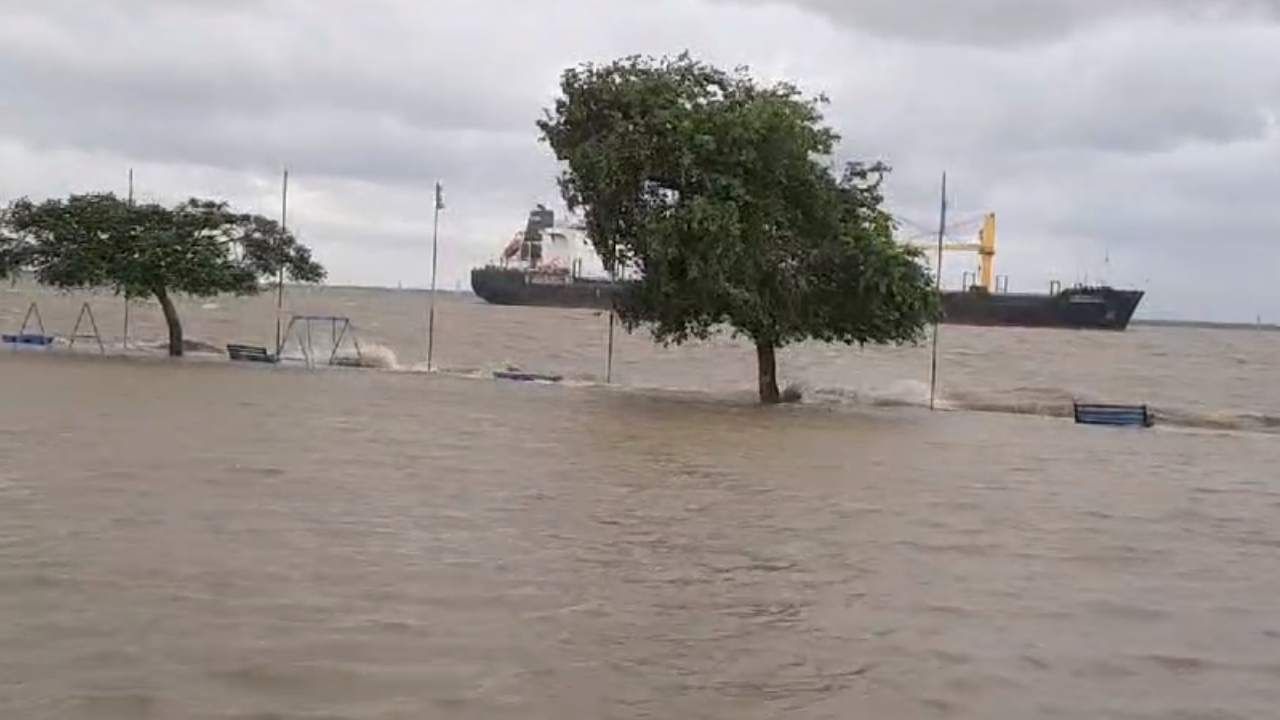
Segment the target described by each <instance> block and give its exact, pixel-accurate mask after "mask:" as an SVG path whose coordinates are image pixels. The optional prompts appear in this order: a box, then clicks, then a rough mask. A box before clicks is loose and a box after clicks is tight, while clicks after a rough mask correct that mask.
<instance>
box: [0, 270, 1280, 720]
mask: <svg viewBox="0 0 1280 720" xmlns="http://www.w3.org/2000/svg"><path fill="white" fill-rule="evenodd" d="M32 299H37V300H39V307H40V310H41V312H42V314H43V318H44V320H45V323H46V326H47V329H48V330H50V331H51V332H53V333H56V334H64V335H65V334H69V333H70V330H71V327H72V325H74V323H75V319H76V312H77V310H78V309H79V307H80V305H81V303H83V302H85V301H86V300H88V301H90V302H91V307H92V308H93V311H94V313H95V318H96V320H97V322H98V324H99V328H100V330H101V334H102V335H103V336H104V341H105V342H106V344H107V346H108V351H109V353H110V355H111V356H110V357H106V358H103V357H99V356H98V351H97V347H96V345H95V344H93V341H92V340H90V341H88V344H87V345H86V344H84V343H85V341H83V340H80V341H77V343H76V347H75V348H74V349H71V350H68V349H66V348H61V349H59V350H58V351H56V352H54V353H41V352H11V351H6V352H3V353H0V378H2V379H3V381H4V382H3V387H4V400H3V403H0V457H3V458H4V463H3V464H2V465H0V617H2V618H4V622H3V623H2V624H0V717H5V718H9V717H14V718H27V717H36V718H95V719H97V718H108V719H111V718H188V717H190V718H260V719H266V718H350V719H366V718H422V717H450V718H454V717H457V718H495V717H510V718H566V717H610V718H645V717H647V718H774V717H800V718H846V717H894V718H896V717H903V718H917V717H918V718H1011V719H1012V718H1032V717H1037V718H1038V717H1043V718H1057V717H1069V718H1075V717H1080V718H1097V717H1109V718H1170V717H1176V718H1201V717H1203V718H1255V717H1268V716H1271V715H1273V714H1274V708H1275V707H1277V706H1278V705H1280V602H1278V601H1277V598H1280V573H1277V572H1276V558H1277V553H1278V552H1280V475H1278V474H1277V473H1276V471H1275V468H1276V467H1277V466H1280V438H1277V437H1276V435H1275V434H1274V433H1275V430H1276V428H1275V425H1276V422H1275V420H1274V418H1275V417H1276V416H1277V415H1280V394H1278V393H1280V390H1278V389H1277V383H1276V382H1275V379H1276V377H1277V374H1276V370H1277V363H1276V360H1275V358H1277V357H1280V355H1277V352H1276V351H1277V350H1280V334H1276V333H1264V332H1250V331H1222V330H1187V329H1173V328H1135V329H1133V330H1131V331H1129V332H1127V333H1123V334H1112V333H1077V332H1051V331H1030V330H979V329H969V328H952V327H944V328H943V330H942V333H943V335H942V347H943V350H944V352H943V355H942V362H941V367H942V381H941V388H942V400H943V402H944V404H945V405H946V406H947V407H949V408H952V409H953V410H954V411H953V412H945V413H929V412H927V411H926V410H925V409H923V408H922V407H920V406H921V404H922V403H923V402H925V401H926V399H927V393H928V376H927V372H928V351H927V350H926V349H924V348H905V349H889V350H886V349H866V350H857V349H847V348H832V347H825V346H804V347H799V348H794V349H792V350H789V351H787V352H786V353H785V354H784V355H783V357H782V358H781V359H780V362H781V370H782V374H783V377H784V380H785V381H787V382H793V383H796V384H798V385H802V386H803V387H804V388H805V391H806V400H805V402H804V403H803V404H801V405H795V406H785V407H777V408H759V407H756V406H754V405H753V404H752V403H751V399H752V398H751V394H750V389H751V387H752V385H753V383H754V375H753V367H752V362H753V355H752V353H751V352H750V350H749V349H747V348H745V347H744V346H743V345H741V344H740V343H736V342H734V341H732V340H729V339H721V340H717V341H714V342H710V343H706V344H702V345H699V346H696V347H691V348H678V349H663V348H655V347H653V346H652V345H651V344H650V343H649V341H648V339H647V338H646V337H645V336H643V335H637V336H634V337H632V336H626V335H625V334H624V335H620V336H619V337H618V339H617V347H616V357H615V361H614V366H613V378H612V379H613V380H614V381H615V384H614V385H613V386H604V385H602V384H601V383H600V382H599V381H600V379H601V378H602V376H603V374H604V372H605V340H606V332H607V320H606V319H605V318H604V317H602V316H599V315H596V314H593V313H591V312H586V311H574V310H549V309H536V308H497V307H491V306H487V305H484V304H481V303H478V302H475V301H474V300H471V299H468V298H465V297H456V296H448V297H444V298H442V300H441V302H440V305H439V306H438V308H437V336H436V346H435V360H436V364H437V365H439V366H441V367H443V368H445V369H446V370H447V372H445V373H433V374H427V373H424V372H416V371H415V369H417V370H421V369H422V363H423V360H424V356H425V345H426V342H425V337H424V335H425V322H424V317H425V307H426V297H425V295H423V294H422V293H411V292H395V291H368V290H342V289H316V290H311V291H292V292H291V293H290V298H289V309H290V311H293V312H298V313H302V312H307V313H313V314H325V315H344V316H349V317H350V318H351V319H352V321H353V323H354V324H355V330H356V335H357V337H358V338H359V340H360V342H361V346H362V351H364V352H365V353H367V354H369V355H370V356H371V357H375V358H376V359H377V363H379V364H380V365H382V366H384V367H385V368H386V369H385V370H381V371H369V370H353V369H330V370H314V371H313V370H307V369H306V368H305V367H304V366H303V364H302V363H291V364H288V365H286V366H281V367H263V366H245V365H239V364H234V365H233V364H231V363H227V362H225V361H224V360H220V359H217V358H214V357H212V356H206V357H205V359H204V361H201V360H200V358H199V357H198V356H193V358H192V359H189V360H187V361H183V362H171V361H168V360H166V359H164V358H163V357H161V353H160V352H159V351H157V350H154V349H138V348H140V347H141V348H147V347H153V346H155V345H157V344H158V343H161V342H163V339H164V338H163V333H162V329H161V328H162V322H161V321H160V318H159V314H158V312H157V311H156V309H155V308H154V306H153V305H146V304H138V305H136V306H135V307H133V308H132V309H131V313H130V315H131V327H132V330H131V333H130V335H131V341H130V348H131V349H130V350H127V351H124V350H123V349H122V348H121V345H122V342H121V335H122V327H123V325H122V320H123V318H122V307H121V301H120V300H119V299H117V298H112V297H110V296H105V295H103V296H94V297H88V296H78V295H70V296H61V295H54V294H49V293H37V292H35V291H33V290H32V289H30V288H24V287H21V286H20V287H17V288H13V289H11V290H10V291H8V292H5V293H3V294H0V327H2V328H3V329H5V331H6V332H8V331H11V328H12V327H14V326H16V325H17V324H20V323H21V320H22V315H23V313H24V311H25V309H26V305H27V303H28V302H29V301H30V300H32ZM181 311H182V313H183V315H184V319H185V321H186V326H187V334H188V338H190V339H194V340H198V341H202V342H207V343H210V344H213V345H220V344H223V343H225V342H229V341H231V342H251V343H257V344H271V343H272V342H273V341H274V332H275V315H274V312H273V302H272V299H271V298H254V299H247V300H237V299H225V298H219V299H216V300H213V301H192V302H189V303H185V304H183V305H182V307H181ZM313 332H315V333H317V334H316V336H315V337H313V339H312V346H313V348H319V351H318V352H319V353H320V354H323V352H324V351H325V350H326V349H327V345H326V343H327V342H328V341H327V340H326V339H325V337H324V329H323V328H321V327H318V326H317V327H314V328H313ZM295 337H296V336H295ZM295 345H296V343H295ZM506 366H518V367H521V368H525V369H529V370H537V371H548V372H558V373H562V374H564V375H566V377H567V378H569V379H570V380H572V382H569V383H566V384H562V385H554V386H553V385H536V384H535V385H530V384H518V383H499V382H495V381H493V380H491V379H488V378H487V376H486V374H485V371H487V370H490V369H493V368H499V367H506ZM1073 396H1080V397H1089V398H1097V399H1104V400H1114V401H1126V402H1149V403H1151V404H1153V405H1154V406H1155V407H1156V408H1157V409H1158V411H1159V412H1160V413H1161V414H1162V418H1163V422H1162V423H1161V425H1160V426H1158V427H1157V428H1156V429H1155V430H1153V431H1130V430H1107V429H1098V428H1081V427H1076V426H1074V425H1072V424H1071V423H1070V422H1069V421H1067V420H1064V419H1062V418H1060V417H1054V415H1058V414H1061V413H1062V412H1063V408H1064V407H1066V406H1069V402H1070V398H1071V397H1073ZM974 409H985V410H1008V411H1016V412H1012V413H1011V412H971V411H966V410H974ZM1019 413H1025V414H1019Z"/></svg>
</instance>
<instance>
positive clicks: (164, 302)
mask: <svg viewBox="0 0 1280 720" xmlns="http://www.w3.org/2000/svg"><path fill="white" fill-rule="evenodd" d="M281 269H283V270H284V273H285V275H286V276H287V277H288V278H289V279H291V280H293V281H296V282H319V281H320V280H323V279H324V276H325V270H324V268H323V267H321V265H320V264H319V263H317V262H316V261H315V260H313V259H312V258H311V251H310V249H308V248H307V247H305V246H303V245H301V244H300V243H298V242H297V240H296V239H295V238H294V237H293V235H292V234H290V233H289V232H287V231H286V230H284V229H283V228H281V227H280V224H279V223H277V222H275V221H274V220H269V219H267V218H265V217H262V216H260V215H252V214H246V213H236V212H233V211H232V210H231V209H230V208H229V207H228V206H227V205H226V204H225V203H222V202H216V201H212V200H197V199H192V200H188V201H186V202H184V203H182V204H180V205H177V206H175V207H172V208H169V207H164V206H161V205H155V204H142V205H135V204H132V203H129V202H126V201H124V200H121V199H119V198H117V197H116V196H115V195H111V194H93V195H72V196H71V197H69V198H67V199H66V200H46V201H44V202H41V203H33V202H31V201H30V200H25V199H23V200H18V201H16V202H14V203H13V204H11V205H10V206H9V207H8V209H7V210H5V212H4V214H3V216H2V217H0V278H4V277H6V276H7V275H9V274H11V273H14V272H17V271H22V270H26V271H30V272H32V273H33V274H34V275H35V278H36V280H37V281H38V282H40V283H41V284H44V285H50V286H53V287H58V288H65V289H76V288H111V289H113V290H114V291H115V292H116V293H121V294H124V295H125V297H127V298H136V297H146V296H153V297H155V299H156V300H157V301H159V303H160V307H161V309H162V310H163V312H164V319H165V322H166V323H167V324H168V327H169V354H170V355H173V356H180V355H182V351H183V342H182V323H181V321H180V320H179V318H178V311H177V308H176V307H175V306H174V303H173V294H175V293H185V294H188V295H194V296H197V297H209V296H213V295H217V294H219V293H234V294H237V295H250V294H254V293H257V292H258V291H259V289H260V285H259V282H260V281H261V280H263V279H264V278H274V277H276V276H277V275H278V273H279V272H280V271H281Z"/></svg>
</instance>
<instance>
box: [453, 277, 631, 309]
mask: <svg viewBox="0 0 1280 720" xmlns="http://www.w3.org/2000/svg"><path fill="white" fill-rule="evenodd" d="M619 287H620V285H619V284H618V283H614V282H610V281H609V280H587V279H582V278H578V279H573V278H569V277H568V276H557V275H543V274H538V273H529V272H525V271H523V270H512V269H510V268H499V267H484V268H476V269H474V270H472V271H471V289H472V291H474V292H475V294H476V295H479V296H480V297H481V298H483V299H484V300H486V301H487V302H491V303H493V304H494V305H539V306H544V307H567V308H594V309H597V310H608V309H610V308H612V307H613V296H614V295H615V294H616V293H617V292H618V289H619Z"/></svg>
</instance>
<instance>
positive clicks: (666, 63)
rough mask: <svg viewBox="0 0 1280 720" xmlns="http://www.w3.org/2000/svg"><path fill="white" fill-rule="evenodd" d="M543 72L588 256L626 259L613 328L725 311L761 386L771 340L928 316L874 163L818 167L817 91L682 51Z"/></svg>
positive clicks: (921, 322) (894, 327)
mask: <svg viewBox="0 0 1280 720" xmlns="http://www.w3.org/2000/svg"><path fill="white" fill-rule="evenodd" d="M560 88H561V93H562V96H561V97H560V98H559V99H558V100H557V101H556V104H555V108H554V109H553V110H551V111H548V112H547V113H546V116H545V118H544V119H543V120H542V121H540V122H539V123H538V126H539V128H540V129H541V130H542V133H543V137H544V139H545V140H546V141H547V142H548V143H549V144H550V145H551V147H552V149H553V150H554V151H555V154H556V157H557V159H559V160H560V161H561V163H562V167H563V172H562V175H561V177H560V188H561V192H562V194H563V196H564V199H565V202H566V203H567V204H568V205H569V207H570V209H573V210H580V211H582V212H583V213H584V215H585V218H586V224H587V230H588V233H589V235H590V238H591V241H592V244H593V245H594V246H595V249H596V250H597V252H599V254H600V256H601V258H602V259H603V260H604V262H605V265H606V267H608V268H611V269H616V268H624V267H630V268H634V269H636V270H637V271H638V275H639V277H638V278H637V279H636V281H635V282H632V283H628V284H627V285H626V289H625V290H624V291H623V292H622V294H621V295H620V297H619V299H618V303H617V310H618V314H619V316H620V317H621V318H622V320H623V322H624V324H625V325H626V326H627V327H628V329H634V328H635V327H637V326H639V325H642V324H648V325H650V326H651V327H652V330H653V334H654V337H655V338H656V339H657V340H659V341H660V342H664V343H677V344H678V343H682V342H684V341H686V340H688V339H691V338H701V339H705V338H707V337H708V336H710V334H711V333H713V332H715V330H716V328H717V327H719V326H726V325H727V326H729V327H730V328H732V330H733V331H734V332H735V333H737V334H739V335H742V336H745V337H747V338H749V339H750V340H751V341H752V342H753V343H754V344H755V347H756V356H757V361H758V367H759V372H758V374H759V389H760V400H761V401H762V402H765V403H774V402H778V400H779V398H780V395H779V392H778V380H777V366H776V360H775V351H776V350H777V349H778V348H781V347H783V346H785V345H788V344H790V343H794V342H798V341H801V340H805V339H809V338H812V339H817V340H821V341H827V342H843V343H851V344H852V343H857V344H865V343H906V342H913V341H916V340H918V339H920V337H921V335H922V333H923V331H924V328H925V326H926V325H927V324H928V323H929V322H930V321H931V320H932V319H933V318H934V317H935V316H936V314H937V312H938V297H937V294H936V292H935V291H934V288H933V283H932V280H931V278H930V274H929V272H928V271H927V270H926V269H925V268H924V266H923V265H922V264H921V263H920V262H919V254H918V251H916V250H912V249H909V248H906V247H903V246H901V245H899V244H897V243H895V242H894V240H893V237H892V233H893V221H892V218H891V217H890V216H889V214H888V213H887V212H886V211H885V210H884V209H883V207H882V205H883V197H882V194H881V192H880V185H881V182H882V179H883V177H884V174H885V173H886V172H887V171H888V168H887V167H885V166H883V165H881V164H879V163H876V164H861V163H853V164H850V165H848V166H846V167H845V168H844V170H843V172H841V173H840V174H839V175H838V176H837V175H836V174H834V173H833V172H832V171H831V170H830V169H829V165H828V162H829V161H828V159H829V158H830V156H831V153H832V151H833V149H834V147H835V144H836V142H837V141H838V140H839V137H838V135H837V134H836V133H835V132H834V131H833V130H831V129H830V128H828V127H826V126H825V125H823V120H822V115H821V112H820V107H821V105H822V104H823V103H824V102H825V99H823V98H807V97H805V96H804V95H802V93H801V92H800V91H799V90H798V89H797V88H796V87H794V86H792V85H789V84H785V83H781V84H776V85H763V84H760V83H757V82H756V81H754V80H753V79H752V78H750V77H749V76H748V75H747V74H746V73H745V71H743V70H738V71H734V72H726V71H722V70H719V69H716V68H714V67H711V66H709V65H706V64H703V63H700V62H697V61H695V60H693V59H691V58H690V57H689V56H688V55H681V56H679V57H677V58H665V59H662V60H653V59H649V58H638V57H632V58H626V59H622V60H618V61H615V62H613V63H611V64H609V65H604V66H596V65H583V66H581V67H578V68H574V69H570V70H567V71H566V72H565V73H564V75H563V77H562V79H561V84H560Z"/></svg>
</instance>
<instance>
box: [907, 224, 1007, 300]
mask: <svg viewBox="0 0 1280 720" xmlns="http://www.w3.org/2000/svg"><path fill="white" fill-rule="evenodd" d="M917 244H919V245H922V246H926V245H927V246H929V247H933V243H931V242H930V243H923V242H922V243H917ZM942 249H943V250H946V251H954V252H976V253H977V254H978V285H979V286H981V287H982V288H984V289H986V291H987V292H992V293H993V292H995V291H996V214H995V213H987V215H986V217H984V218H983V220H982V229H981V230H979V231H978V241H977V242H967V243H945V244H943V246H942Z"/></svg>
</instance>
